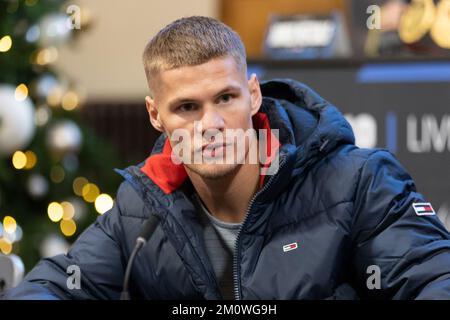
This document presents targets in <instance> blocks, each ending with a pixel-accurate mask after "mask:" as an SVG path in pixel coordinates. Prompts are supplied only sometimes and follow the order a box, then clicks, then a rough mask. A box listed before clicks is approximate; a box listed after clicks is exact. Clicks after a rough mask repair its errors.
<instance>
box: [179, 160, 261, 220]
mask: <svg viewBox="0 0 450 320" xmlns="http://www.w3.org/2000/svg"><path fill="white" fill-rule="evenodd" d="M186 171H187V173H188V176H189V178H190V179H191V182H192V184H193V186H194V188H195V190H196V191H197V193H198V195H199V196H200V198H201V200H202V201H203V203H204V204H205V206H206V208H207V209H208V210H209V212H210V213H211V214H212V215H213V216H214V217H216V218H217V219H219V220H222V221H225V222H234V223H237V222H242V221H243V220H244V217H245V214H246V211H247V207H248V204H249V202H250V200H251V198H252V197H253V196H254V194H255V193H256V192H257V190H258V189H259V181H260V167H259V164H241V165H239V166H237V167H236V169H235V171H234V172H233V173H231V174H229V175H227V176H225V177H223V178H220V179H204V178H202V177H200V176H199V175H198V174H196V173H193V172H191V171H190V170H186Z"/></svg>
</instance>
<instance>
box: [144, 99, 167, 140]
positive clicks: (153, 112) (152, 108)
mask: <svg viewBox="0 0 450 320" xmlns="http://www.w3.org/2000/svg"><path fill="white" fill-rule="evenodd" d="M145 106H146V107H147V112H148V116H149V118H150V123H151V124H152V126H153V127H154V128H155V129H156V130H158V131H160V132H164V127H163V125H162V123H161V118H160V116H159V112H158V109H157V108H156V104H155V100H153V99H152V98H150V97H149V96H146V97H145Z"/></svg>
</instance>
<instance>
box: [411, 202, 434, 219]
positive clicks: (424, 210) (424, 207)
mask: <svg viewBox="0 0 450 320" xmlns="http://www.w3.org/2000/svg"><path fill="white" fill-rule="evenodd" d="M413 208H414V211H415V212H416V214H417V215H418V216H432V215H435V214H436V212H434V209H433V207H432V206H431V203H429V202H418V203H413Z"/></svg>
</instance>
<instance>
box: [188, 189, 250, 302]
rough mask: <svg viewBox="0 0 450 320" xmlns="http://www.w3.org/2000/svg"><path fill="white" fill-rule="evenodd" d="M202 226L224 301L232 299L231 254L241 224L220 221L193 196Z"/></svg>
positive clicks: (196, 196) (197, 197) (207, 250)
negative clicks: (199, 210)
mask: <svg viewBox="0 0 450 320" xmlns="http://www.w3.org/2000/svg"><path fill="white" fill-rule="evenodd" d="M195 198H196V200H197V202H198V203H199V207H200V208H201V209H202V210H201V212H200V219H201V221H202V225H203V237H204V240H205V246H206V252H207V254H208V256H209V259H210V260H211V263H212V266H213V268H214V272H215V274H216V278H217V280H218V282H219V286H220V289H221V291H222V295H223V297H224V299H227V300H232V299H234V289H233V254H234V247H235V242H236V238H237V235H238V233H239V228H240V227H241V223H229V222H224V221H221V220H219V219H217V218H215V217H213V216H212V215H211V213H209V211H208V209H207V208H206V207H205V206H204V204H203V202H202V201H201V199H200V197H199V196H198V195H195Z"/></svg>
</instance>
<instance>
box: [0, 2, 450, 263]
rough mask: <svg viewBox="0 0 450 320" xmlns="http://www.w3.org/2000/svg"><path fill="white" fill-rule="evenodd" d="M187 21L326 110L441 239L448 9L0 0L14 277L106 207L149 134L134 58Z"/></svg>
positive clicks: (448, 185)
mask: <svg viewBox="0 0 450 320" xmlns="http://www.w3.org/2000/svg"><path fill="white" fill-rule="evenodd" d="M189 15H206V16H212V17H215V18H218V19H220V20H222V21H223V22H225V23H226V24H228V25H229V26H231V27H232V28H233V29H235V30H236V31H237V32H238V33H239V34H240V36H241V37H242V40H243V41H244V43H245V45H246V48H247V54H248V65H249V68H248V69H249V73H256V74H257V75H258V76H259V78H260V80H266V79H271V78H276V77H289V78H293V79H296V80H299V81H302V82H304V83H305V84H307V85H309V86H310V87H312V88H313V89H314V90H316V91H317V92H318V93H319V94H320V95H322V96H323V97H324V98H325V99H327V100H328V101H330V102H331V103H333V104H334V105H336V106H337V107H338V108H339V109H340V110H341V111H342V112H343V113H344V114H345V116H346V118H347V119H348V120H349V121H350V123H351V124H352V127H353V129H354V131H355V135H356V138H357V145H359V146H360V147H379V148H386V149H388V150H390V151H391V152H393V153H394V154H395V155H396V156H397V157H398V159H399V160H400V161H401V162H402V164H403V165H404V166H405V167H406V169H407V170H408V171H409V172H410V173H411V175H412V176H413V178H414V179H415V180H416V182H417V186H418V189H419V191H420V192H421V193H423V194H424V195H425V196H426V198H427V201H430V202H431V203H432V204H433V206H434V209H435V211H436V212H438V214H439V217H440V218H441V220H442V221H443V223H444V224H445V225H446V226H447V228H450V215H449V211H450V192H449V191H450V163H449V160H450V157H449V152H450V0H436V1H434V0H414V1H407V0H384V1H377V0H372V1H366V0H354V1H351V0H314V1H306V0H190V1H184V0H164V1H160V0H154V1H138V0H130V1H119V0H91V1H87V0H85V1H81V0H79V1H60V0H0V255H3V256H5V255H10V256H12V255H15V256H17V257H20V259H21V260H22V261H23V262H24V265H25V272H28V271H29V270H30V269H31V268H32V266H33V265H34V264H36V262H37V261H38V260H39V259H40V258H42V257H46V256H52V255H55V254H58V253H63V252H66V251H67V249H68V247H69V246H70V244H71V243H72V242H73V241H74V240H75V239H76V238H77V236H78V235H79V234H80V233H81V232H82V231H83V230H84V229H85V228H86V227H87V226H88V225H89V224H90V223H92V222H93V221H94V220H95V219H96V217H97V216H98V215H99V214H103V213H105V212H106V211H107V210H108V209H109V208H111V206H112V205H113V201H114V200H113V199H114V196H115V192H116V190H117V187H118V185H119V184H120V182H121V178H120V177H119V176H118V175H117V174H116V173H115V172H114V171H113V169H114V168H123V167H125V166H127V165H131V164H135V163H138V162H141V161H143V160H144V159H145V158H146V157H147V155H148V154H149V152H150V151H151V148H152V146H153V143H154V141H155V140H156V138H157V136H158V133H157V132H156V131H155V130H153V129H152V128H151V125H150V123H149V121H148V116H147V114H146V110H145V103H144V97H145V96H146V95H147V85H146V79H145V74H144V71H143V67H142V64H141V54H142V51H143V48H144V46H145V44H146V42H147V41H148V39H149V38H150V37H152V36H153V35H154V34H155V33H156V32H157V31H158V30H159V29H161V28H162V27H164V26H165V25H167V24H168V23H170V22H172V21H173V20H175V19H178V18H180V17H182V16H189Z"/></svg>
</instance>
